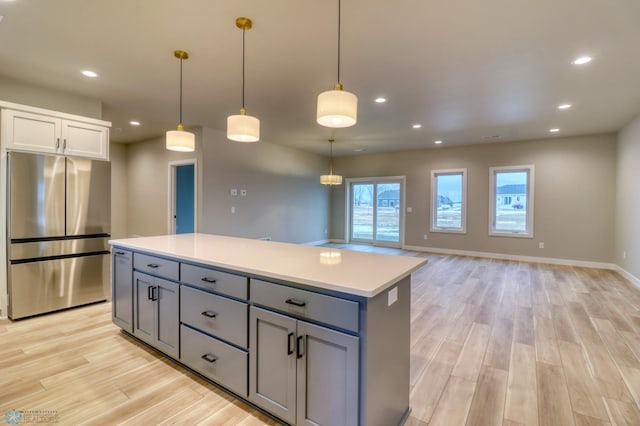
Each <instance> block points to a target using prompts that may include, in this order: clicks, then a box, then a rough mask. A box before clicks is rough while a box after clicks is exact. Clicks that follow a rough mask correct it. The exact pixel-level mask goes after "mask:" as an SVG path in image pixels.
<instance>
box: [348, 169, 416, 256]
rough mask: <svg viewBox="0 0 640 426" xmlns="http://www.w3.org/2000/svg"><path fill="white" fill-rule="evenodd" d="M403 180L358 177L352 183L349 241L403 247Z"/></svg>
mask: <svg viewBox="0 0 640 426" xmlns="http://www.w3.org/2000/svg"><path fill="white" fill-rule="evenodd" d="M402 183H403V180H402V179H396V178H393V179H389V178H376V179H366V180H361V179H354V180H352V181H350V182H349V200H350V202H349V218H350V221H349V223H350V235H349V240H350V241H351V242H354V243H366V244H374V245H382V246H390V247H400V245H401V238H400V237H401V229H402V226H401V225H402V214H401V213H402V206H403V201H402V193H403V191H402V189H403V188H402Z"/></svg>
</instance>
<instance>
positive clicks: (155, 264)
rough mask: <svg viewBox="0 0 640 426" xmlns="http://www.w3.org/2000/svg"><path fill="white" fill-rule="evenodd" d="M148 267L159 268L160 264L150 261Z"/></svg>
mask: <svg viewBox="0 0 640 426" xmlns="http://www.w3.org/2000/svg"><path fill="white" fill-rule="evenodd" d="M147 267H148V268H153V269H155V268H159V267H160V265H158V264H157V263H149V264H147Z"/></svg>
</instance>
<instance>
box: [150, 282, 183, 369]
mask: <svg viewBox="0 0 640 426" xmlns="http://www.w3.org/2000/svg"><path fill="white" fill-rule="evenodd" d="M155 286H156V290H155V295H154V296H153V298H155V299H156V300H155V303H156V315H155V321H156V324H157V329H156V330H155V331H156V335H155V346H156V347H157V348H158V349H160V350H161V351H162V352H164V353H166V354H167V355H170V356H172V357H174V358H178V355H179V353H178V343H179V342H180V314H179V309H180V298H179V294H180V285H179V284H176V283H172V282H171V281H167V280H163V279H160V278H156V279H155Z"/></svg>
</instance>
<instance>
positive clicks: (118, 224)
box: [109, 142, 129, 238]
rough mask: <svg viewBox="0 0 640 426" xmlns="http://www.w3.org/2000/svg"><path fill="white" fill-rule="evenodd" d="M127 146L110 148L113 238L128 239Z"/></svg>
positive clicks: (112, 145)
mask: <svg viewBox="0 0 640 426" xmlns="http://www.w3.org/2000/svg"><path fill="white" fill-rule="evenodd" d="M127 146H128V145H126V144H121V143H114V142H112V143H111V145H110V146H109V158H110V160H111V238H126V237H127V236H128V235H129V234H128V232H127V202H128V200H127V192H128V188H129V183H128V171H127Z"/></svg>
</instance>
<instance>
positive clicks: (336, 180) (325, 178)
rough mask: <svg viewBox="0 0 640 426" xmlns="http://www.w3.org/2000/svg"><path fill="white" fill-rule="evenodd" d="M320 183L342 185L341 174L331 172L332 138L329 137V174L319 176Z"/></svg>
mask: <svg viewBox="0 0 640 426" xmlns="http://www.w3.org/2000/svg"><path fill="white" fill-rule="evenodd" d="M320 183H321V184H322V185H342V176H340V175H334V174H333V139H329V174H328V175H321V176H320Z"/></svg>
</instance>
